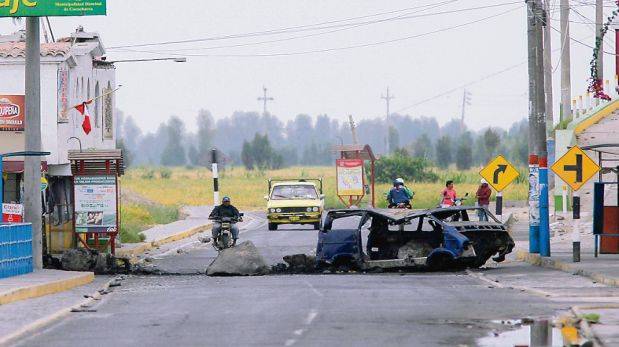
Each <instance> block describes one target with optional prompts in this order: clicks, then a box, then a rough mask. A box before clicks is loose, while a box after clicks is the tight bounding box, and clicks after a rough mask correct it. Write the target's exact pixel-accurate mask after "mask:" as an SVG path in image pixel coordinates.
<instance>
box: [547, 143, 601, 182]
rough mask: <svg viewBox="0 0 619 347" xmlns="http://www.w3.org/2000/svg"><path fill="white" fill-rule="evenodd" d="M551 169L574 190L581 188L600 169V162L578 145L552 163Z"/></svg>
mask: <svg viewBox="0 0 619 347" xmlns="http://www.w3.org/2000/svg"><path fill="white" fill-rule="evenodd" d="M551 169H552V171H553V172H554V173H555V174H556V175H557V176H559V178H561V179H562V180H563V181H564V182H565V183H567V184H568V185H569V186H570V187H572V189H573V190H578V189H580V188H581V187H582V186H583V185H584V184H585V183H587V181H588V180H589V179H591V177H593V175H595V174H596V173H597V172H598V171H600V167H599V166H598V164H596V163H595V161H593V159H591V158H590V157H589V156H588V155H587V153H585V152H584V151H583V150H582V149H580V147H578V146H574V147H572V148H570V150H569V151H567V153H565V154H564V155H563V156H562V157H561V158H560V159H559V160H557V161H556V162H555V163H554V165H552V167H551Z"/></svg>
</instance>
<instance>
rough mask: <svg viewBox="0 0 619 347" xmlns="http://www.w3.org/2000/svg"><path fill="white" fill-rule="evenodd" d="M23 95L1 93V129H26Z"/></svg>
mask: <svg viewBox="0 0 619 347" xmlns="http://www.w3.org/2000/svg"><path fill="white" fill-rule="evenodd" d="M24 104H25V98H24V96H23V95H0V131H24V120H25V118H26V115H25V108H24Z"/></svg>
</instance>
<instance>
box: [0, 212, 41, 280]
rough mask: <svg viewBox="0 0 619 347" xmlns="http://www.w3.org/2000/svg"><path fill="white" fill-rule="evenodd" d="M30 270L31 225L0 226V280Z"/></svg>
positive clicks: (31, 267) (31, 268)
mask: <svg viewBox="0 0 619 347" xmlns="http://www.w3.org/2000/svg"><path fill="white" fill-rule="evenodd" d="M32 270H33V266H32V225H31V224H27V223H21V224H0V278H6V277H11V276H17V275H23V274H26V273H29V272H32Z"/></svg>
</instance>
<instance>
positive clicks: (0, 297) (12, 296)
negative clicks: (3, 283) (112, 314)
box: [0, 272, 95, 305]
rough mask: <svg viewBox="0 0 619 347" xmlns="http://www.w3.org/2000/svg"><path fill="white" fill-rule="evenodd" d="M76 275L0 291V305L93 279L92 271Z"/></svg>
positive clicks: (60, 289)
mask: <svg viewBox="0 0 619 347" xmlns="http://www.w3.org/2000/svg"><path fill="white" fill-rule="evenodd" d="M75 274H76V275H75V276H73V277H71V278H69V279H63V280H57V281H53V282H49V283H41V284H35V285H32V286H29V287H24V288H18V289H15V290H11V291H9V292H5V293H0V305H5V304H8V303H11V302H15V301H20V300H25V299H32V298H37V297H39V296H44V295H49V294H54V293H58V292H62V291H65V290H69V289H71V288H75V287H79V286H82V285H84V284H88V283H90V282H92V281H94V279H95V274H94V273H92V272H81V273H77V272H76V273H75Z"/></svg>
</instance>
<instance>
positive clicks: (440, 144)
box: [436, 135, 452, 168]
mask: <svg viewBox="0 0 619 347" xmlns="http://www.w3.org/2000/svg"><path fill="white" fill-rule="evenodd" d="M451 162H452V159H451V139H450V137H449V136H447V135H444V136H442V137H441V138H440V139H438V141H436V163H437V164H438V166H439V167H441V168H447V167H448V166H449V164H451Z"/></svg>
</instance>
